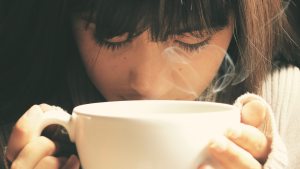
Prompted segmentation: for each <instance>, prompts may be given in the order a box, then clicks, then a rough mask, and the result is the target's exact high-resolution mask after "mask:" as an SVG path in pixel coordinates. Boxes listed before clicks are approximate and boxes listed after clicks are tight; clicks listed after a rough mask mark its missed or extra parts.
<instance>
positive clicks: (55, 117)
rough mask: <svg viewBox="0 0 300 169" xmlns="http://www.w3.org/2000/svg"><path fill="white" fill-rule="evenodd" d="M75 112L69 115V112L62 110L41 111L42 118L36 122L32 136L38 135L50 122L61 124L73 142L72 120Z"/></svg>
mask: <svg viewBox="0 0 300 169" xmlns="http://www.w3.org/2000/svg"><path fill="white" fill-rule="evenodd" d="M75 116H76V115H75V114H73V115H70V114H69V113H67V112H65V111H63V110H49V111H46V112H44V113H43V115H42V118H41V119H40V121H39V122H38V124H37V128H36V130H35V132H34V133H33V136H40V135H41V133H42V131H43V130H44V129H45V128H46V127H47V126H49V125H51V124H56V125H61V126H63V127H64V128H65V129H66V130H67V132H68V134H69V138H70V140H71V141H72V142H74V141H75V140H74V136H75V135H74V134H75V133H74V129H73V128H74V127H73V126H74V124H75V123H74V121H75Z"/></svg>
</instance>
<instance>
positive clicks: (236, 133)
mask: <svg viewBox="0 0 300 169" xmlns="http://www.w3.org/2000/svg"><path fill="white" fill-rule="evenodd" d="M241 133H242V131H241V129H240V128H236V127H235V128H229V129H228V130H227V133H226V136H227V137H229V138H231V139H237V138H239V137H240V136H241Z"/></svg>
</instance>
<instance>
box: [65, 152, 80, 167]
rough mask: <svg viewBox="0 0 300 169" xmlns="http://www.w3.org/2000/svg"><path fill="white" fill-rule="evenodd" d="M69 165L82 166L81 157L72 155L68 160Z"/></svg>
mask: <svg viewBox="0 0 300 169" xmlns="http://www.w3.org/2000/svg"><path fill="white" fill-rule="evenodd" d="M67 164H68V166H72V167H71V168H78V167H79V166H80V162H79V159H78V158H77V156H76V155H74V154H73V155H71V156H70V157H69V159H68V161H67Z"/></svg>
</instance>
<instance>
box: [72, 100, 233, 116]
mask: <svg viewBox="0 0 300 169" xmlns="http://www.w3.org/2000/svg"><path fill="white" fill-rule="evenodd" d="M137 102H139V103H141V104H144V106H146V105H147V106H150V105H153V106H154V105H155V106H157V105H159V104H174V103H179V102H180V105H179V106H178V108H179V107H180V106H188V105H191V106H194V108H195V107H199V106H207V107H208V106H211V105H214V107H209V108H215V109H214V110H210V111H203V110H201V111H202V112H200V111H199V110H193V111H186V112H182V111H180V112H179V111H178V110H175V109H174V110H175V111H174V110H173V111H174V112H173V111H172V112H167V113H162V111H161V110H160V112H152V111H151V115H155V116H165V115H168V116H169V115H170V114H171V115H172V116H184V115H186V114H195V115H197V114H200V113H201V114H205V113H206V114H208V113H209V114H215V113H223V112H239V109H238V107H236V106H234V105H230V104H226V103H218V102H209V101H191V100H122V101H108V102H95V103H88V104H82V105H79V106H76V107H75V108H74V109H73V113H75V114H78V115H84V116H94V117H111V118H116V117H118V118H123V117H129V118H138V117H145V116H147V117H149V113H145V112H131V111H134V110H132V109H131V111H130V110H127V111H123V110H122V109H120V107H117V108H116V106H123V107H124V108H125V106H126V108H128V106H129V105H130V104H131V105H132V104H136V103H137ZM116 104H117V105H116ZM128 104H129V105H128ZM112 106H115V107H112ZM215 106H217V107H215ZM95 107H99V108H100V107H106V108H107V109H110V111H109V112H107V110H105V111H101V110H95ZM139 107H142V106H139ZM217 108H219V109H218V110H216V109H217ZM224 108H225V109H224ZM92 109H93V110H92ZM114 109H117V110H114ZM120 110H122V112H121V113H120ZM116 111H117V112H116ZM146 111H147V110H146ZM167 111H170V110H167ZM176 111H177V112H176ZM199 112H200V113H199Z"/></svg>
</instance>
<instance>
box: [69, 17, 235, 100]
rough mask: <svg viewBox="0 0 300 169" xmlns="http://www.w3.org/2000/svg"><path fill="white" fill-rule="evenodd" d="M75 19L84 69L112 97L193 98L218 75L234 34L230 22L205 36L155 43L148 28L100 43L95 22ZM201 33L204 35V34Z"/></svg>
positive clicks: (184, 37) (97, 86)
mask: <svg viewBox="0 0 300 169" xmlns="http://www.w3.org/2000/svg"><path fill="white" fill-rule="evenodd" d="M85 26H86V22H85V21H83V20H77V21H75V22H74V34H75V37H76V40H77V44H78V48H79V51H80V54H81V57H82V60H83V62H84V65H85V68H86V71H87V73H88V75H89V77H90V79H91V81H92V82H93V83H94V85H95V86H96V88H97V89H98V90H99V91H100V93H101V94H102V95H103V96H104V97H105V98H106V99H107V100H108V101H114V100H136V99H172V100H194V99H196V98H197V97H198V96H199V95H200V94H201V92H203V91H204V90H205V89H206V88H207V87H208V85H209V84H210V83H211V81H212V80H213V78H214V77H215V75H216V73H217V71H218V69H219V66H220V64H221V63H222V60H223V58H224V56H225V53H226V52H225V51H226V50H227V48H228V46H229V43H230V41H231V37H232V26H231V25H229V26H227V27H224V28H223V29H221V30H219V31H217V32H216V33H214V34H212V35H209V34H206V33H205V32H203V33H202V34H204V36H200V35H199V34H193V33H184V34H181V35H178V36H174V37H173V38H170V39H168V40H167V41H166V42H153V41H151V38H149V32H148V31H145V32H143V33H141V34H139V35H138V36H136V37H134V38H133V39H130V40H129V39H128V36H127V34H124V35H120V36H117V37H113V38H111V39H107V40H105V41H102V42H100V43H99V42H98V43H97V41H96V40H95V37H94V31H95V25H94V24H89V26H88V27H87V29H86V27H85ZM202 34H201V35H202Z"/></svg>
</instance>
